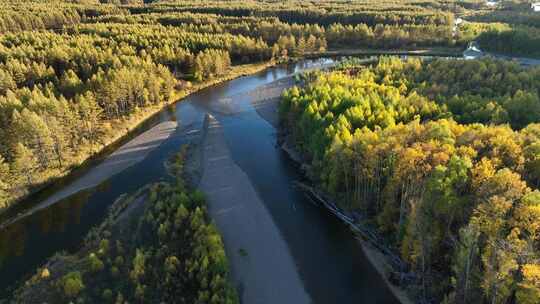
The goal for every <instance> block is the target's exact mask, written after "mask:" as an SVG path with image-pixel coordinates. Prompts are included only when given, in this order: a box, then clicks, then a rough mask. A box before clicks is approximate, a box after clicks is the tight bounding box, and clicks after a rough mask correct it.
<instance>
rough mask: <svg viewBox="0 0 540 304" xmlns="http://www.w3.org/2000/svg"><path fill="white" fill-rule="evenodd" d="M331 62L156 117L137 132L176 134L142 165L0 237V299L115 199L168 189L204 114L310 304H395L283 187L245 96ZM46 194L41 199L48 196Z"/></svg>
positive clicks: (288, 180) (222, 89)
mask: <svg viewBox="0 0 540 304" xmlns="http://www.w3.org/2000/svg"><path fill="white" fill-rule="evenodd" d="M330 62H331V61H329V60H328V59H316V60H305V61H302V62H299V63H295V64H290V65H286V66H277V67H272V68H269V69H266V70H265V71H262V72H260V73H257V74H255V75H251V76H246V77H241V78H238V79H235V80H232V81H229V82H226V83H223V84H220V85H216V86H213V87H210V88H207V89H204V90H201V91H199V92H197V93H195V94H192V95H190V96H189V97H187V98H185V99H184V100H182V101H181V102H178V103H176V104H175V105H173V106H170V107H167V108H165V109H164V110H163V111H161V112H160V114H159V115H157V116H156V117H155V118H154V119H152V120H151V121H150V122H149V123H146V124H145V125H144V127H142V128H141V130H139V131H140V132H143V131H145V130H147V129H149V128H151V127H152V126H154V125H156V124H158V123H160V122H164V121H170V120H173V121H176V122H177V123H178V128H177V130H176V132H175V134H174V136H171V137H169V138H168V139H167V140H165V141H164V142H163V143H162V144H161V145H160V146H159V147H157V148H156V149H154V150H153V151H152V152H150V153H149V154H148V155H147V156H146V157H145V158H144V160H142V161H140V162H138V163H137V164H135V165H133V166H131V167H129V168H127V169H125V170H124V171H122V172H120V173H118V174H116V175H114V176H112V177H111V178H109V179H107V180H106V181H105V182H103V183H101V184H100V185H99V186H97V187H94V188H91V189H87V190H83V191H80V192H78V193H76V194H74V195H71V196H69V197H67V198H64V199H62V200H60V201H58V202H57V203H55V204H53V205H50V206H48V207H46V208H43V209H41V210H38V211H36V212H34V213H31V214H30V215H28V216H25V217H22V218H20V219H18V220H16V221H14V222H12V223H10V224H9V225H7V226H5V227H3V228H1V230H0V297H2V296H6V295H7V294H8V293H9V292H10V291H9V289H8V286H11V285H13V283H14V282H16V281H18V280H22V279H24V278H27V277H28V275H30V274H32V272H33V271H34V270H35V269H36V267H38V266H40V265H42V264H43V263H44V262H45V261H46V260H47V258H48V257H50V256H51V255H53V254H54V253H55V252H57V251H61V250H65V251H68V252H73V251H75V250H77V249H78V248H79V246H80V245H81V243H82V240H83V238H84V236H85V235H86V233H87V232H88V231H89V229H90V228H91V227H92V226H94V225H96V224H97V223H99V222H100V221H101V220H102V219H103V218H104V215H105V213H106V211H107V207H108V206H109V205H110V204H112V202H113V201H114V200H115V199H116V198H117V197H118V196H119V195H121V194H123V193H129V192H133V191H136V190H137V189H139V188H140V187H142V186H143V185H145V184H147V183H150V182H155V181H158V180H161V179H167V174H166V172H165V168H164V167H163V162H164V161H165V160H166V158H167V157H168V156H170V155H171V154H172V153H174V152H177V151H178V149H179V147H180V146H181V145H182V144H184V143H186V142H189V140H190V135H189V134H193V133H196V132H197V131H198V130H201V128H202V127H203V120H204V116H205V114H207V113H210V114H212V115H213V116H214V117H215V119H217V120H218V121H219V122H220V123H221V125H222V126H223V130H224V133H225V138H226V140H227V145H228V148H229V150H230V151H231V155H232V158H233V159H234V161H235V163H236V164H237V165H238V166H239V167H240V168H241V169H242V170H243V171H244V172H245V173H246V174H247V176H248V177H249V179H250V181H251V183H252V185H253V186H254V188H255V189H256V191H257V194H258V196H259V197H260V198H261V199H262V201H263V203H264V205H265V207H266V208H267V209H268V211H269V213H270V214H271V216H272V219H273V221H274V222H275V225H276V226H277V227H278V228H279V231H280V233H281V235H282V237H283V239H284V240H285V242H286V245H287V247H288V250H289V251H290V254H291V256H292V257H293V260H294V263H295V265H296V267H297V269H298V273H299V275H300V278H301V280H302V282H303V284H304V287H305V290H306V291H307V293H308V294H309V296H310V297H311V299H312V300H313V302H314V303H389V304H390V303H398V301H397V300H396V299H395V298H394V296H393V295H392V293H391V292H390V290H389V289H388V287H387V286H386V285H385V283H384V281H383V279H382V278H381V277H380V275H379V274H378V273H377V272H376V270H375V268H374V267H373V266H372V265H371V264H370V263H369V262H368V260H367V258H366V257H365V256H364V254H363V252H362V250H361V247H360V245H359V243H358V242H357V241H356V240H355V239H354V238H353V236H352V234H351V232H350V231H349V230H348V229H347V228H346V227H345V226H344V225H343V224H342V223H341V222H339V221H338V220H337V219H335V218H334V217H332V216H330V215H329V214H328V213H327V212H326V211H325V210H323V209H320V208H317V207H315V206H313V205H312V204H311V203H309V202H308V201H307V199H306V198H305V197H304V195H303V194H302V193H301V191H300V190H298V189H295V188H293V187H292V182H293V181H295V180H298V179H301V178H302V177H301V176H300V173H299V170H298V169H297V168H296V167H295V165H294V164H293V163H292V162H291V161H290V160H289V159H288V158H287V157H286V155H284V153H283V152H282V150H281V149H279V148H277V146H276V133H277V132H276V130H275V128H274V127H273V126H272V125H271V124H269V123H268V122H267V121H266V120H264V119H263V118H262V117H261V116H259V114H258V113H257V111H255V109H254V108H253V106H252V105H251V103H250V100H249V98H250V97H249V94H245V93H248V92H250V91H252V90H254V89H255V88H257V87H260V86H262V85H266V84H269V83H272V82H274V81H276V80H278V79H282V78H284V77H287V76H290V75H291V74H293V73H296V72H298V71H302V70H305V69H308V68H317V67H320V66H323V65H326V64H328V63H330ZM233 103H234V104H235V105H240V106H241V110H240V111H233V112H231V111H228V109H229V106H230V105H231V104H233ZM58 190H59V189H55V191H58ZM50 192H51V193H46V195H53V194H54V193H53V192H54V191H50ZM43 196H44V195H41V197H39V200H42V199H44V197H43ZM239 237H241V236H239ZM261 275H264V274H261Z"/></svg>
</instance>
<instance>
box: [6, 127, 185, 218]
mask: <svg viewBox="0 0 540 304" xmlns="http://www.w3.org/2000/svg"><path fill="white" fill-rule="evenodd" d="M176 129H177V123H176V122H174V121H167V122H163V123H160V124H158V125H157V126H155V127H153V128H151V129H150V130H148V131H146V132H144V133H142V134H141V135H139V136H137V137H136V138H134V139H132V140H131V141H129V142H128V143H126V144H125V145H123V146H121V147H120V148H119V149H118V150H116V151H115V152H114V153H112V154H111V155H109V156H108V157H107V158H106V159H105V160H104V161H103V162H102V163H100V164H99V165H97V166H96V167H93V168H92V169H90V170H89V171H88V172H86V173H85V174H83V175H82V176H80V177H78V178H76V179H75V180H74V181H73V182H71V183H70V184H69V185H67V186H65V187H64V188H62V190H60V191H58V192H56V193H54V194H53V195H51V196H49V197H48V198H47V199H45V200H43V201H41V202H39V203H37V204H36V205H35V206H33V207H32V208H30V209H28V210H27V211H25V212H24V213H22V214H20V215H18V216H16V217H15V218H12V219H11V220H9V221H8V222H6V223H3V225H9V224H10V223H12V222H14V221H16V220H19V219H21V218H23V217H25V216H28V215H30V214H32V213H34V212H36V211H38V210H41V209H43V208H46V207H48V206H50V205H52V204H54V203H56V202H58V201H60V200H62V199H64V198H66V197H69V196H70V195H73V194H75V193H77V192H79V191H81V190H85V189H89V188H93V187H95V186H97V185H99V184H100V183H102V182H104V181H105V180H107V179H109V178H110V177H111V176H113V175H115V174H117V173H119V172H122V171H124V170H125V169H127V168H129V167H131V166H133V165H135V164H136V163H138V162H140V161H142V160H143V159H144V158H145V157H146V156H147V155H148V154H149V153H150V152H151V151H152V150H154V149H155V148H157V147H158V146H159V145H160V144H161V143H163V142H164V141H165V140H167V139H168V138H170V137H171V136H173V135H175V132H176ZM176 136H179V135H176Z"/></svg>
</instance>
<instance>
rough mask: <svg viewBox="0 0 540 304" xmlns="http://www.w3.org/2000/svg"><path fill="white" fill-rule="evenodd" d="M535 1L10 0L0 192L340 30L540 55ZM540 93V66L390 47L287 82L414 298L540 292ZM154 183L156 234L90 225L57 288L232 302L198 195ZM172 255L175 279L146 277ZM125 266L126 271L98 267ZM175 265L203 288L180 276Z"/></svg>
mask: <svg viewBox="0 0 540 304" xmlns="http://www.w3.org/2000/svg"><path fill="white" fill-rule="evenodd" d="M539 16H540V15H539V14H537V13H534V12H532V11H531V9H530V3H529V2H528V1H519V0H515V1H504V2H503V1H501V2H500V3H499V4H498V5H497V6H495V7H488V6H486V5H485V1H480V0H465V1H454V0H403V1H395V0H384V1H376V0H333V1H315V0H313V1H300V0H287V1H273V0H248V1H237V0H232V1H218V0H204V1H173V0H171V1H167V0H156V1H150V0H148V1H146V0H144V1H143V0H65V1H61V0H8V1H3V2H2V3H1V4H0V34H1V35H0V143H1V144H0V209H3V208H5V207H7V206H9V205H11V204H13V203H14V202H16V201H17V200H19V199H21V198H23V197H25V196H27V195H28V194H29V193H32V192H33V191H35V190H36V189H39V186H40V185H42V184H44V183H47V181H49V180H51V179H54V178H57V177H59V176H62V175H65V174H66V173H67V172H69V171H70V170H71V169H72V168H73V167H76V166H77V165H80V164H81V163H82V162H83V161H85V160H86V159H88V158H89V157H90V156H92V155H94V154H95V153H96V152H98V151H100V150H101V149H102V148H103V147H104V146H106V145H107V144H110V143H111V142H112V141H114V140H115V139H116V136H117V135H118V134H121V133H122V132H125V130H126V129H127V128H128V127H129V126H130V124H136V123H137V122H140V120H141V119H142V118H141V117H144V113H149V112H150V111H151V109H155V108H159V107H160V106H162V105H164V104H166V103H168V102H172V101H174V100H175V99H177V97H178V96H183V94H185V93H187V92H190V90H191V89H192V88H193V86H196V85H201V86H202V85H203V84H205V83H210V82H211V81H212V80H215V79H220V77H225V76H227V75H228V73H230V72H231V71H232V70H234V68H235V67H237V66H240V65H243V64H247V63H267V62H271V61H272V60H273V61H272V62H279V61H286V60H289V59H291V58H293V57H296V58H300V57H302V56H304V55H317V54H321V53H324V52H325V51H327V50H329V49H331V50H343V49H355V50H357V49H397V50H403V49H413V50H415V49H419V48H437V49H449V48H455V49H456V50H458V52H461V50H462V49H463V48H464V47H465V46H466V45H467V44H468V43H469V42H471V41H473V40H476V41H477V42H479V44H480V46H481V48H482V49H483V50H486V51H489V52H500V53H505V54H509V55H519V56H540V51H539V50H540V30H539V28H540V23H539V22H540V21H539V20H540V19H539V18H540V17H539ZM458 20H459V21H461V22H458ZM539 95H540V68H528V69H526V68H523V67H520V66H519V65H517V64H516V63H512V62H504V61H494V60H490V59H485V60H475V61H461V60H446V59H445V60H429V61H427V60H426V61H422V60H416V59H413V60H399V59H396V58H383V59H381V60H380V61H379V62H377V64H375V65H373V66H370V67H368V68H364V67H360V66H358V65H356V64H355V63H354V62H352V63H351V62H349V63H345V64H343V65H342V66H340V67H339V68H338V70H337V71H333V72H328V73H315V74H308V75H306V76H305V77H304V78H303V79H302V82H301V85H300V86H299V87H294V88H292V89H290V90H288V91H287V92H286V93H285V94H284V96H283V103H282V105H281V109H280V113H281V117H282V118H283V122H284V123H285V125H286V126H287V127H288V128H289V130H290V131H291V134H292V136H293V138H294V140H295V143H296V144H297V145H298V147H299V149H300V150H301V151H302V152H303V153H304V154H305V155H306V157H307V159H308V160H309V161H310V163H311V165H312V166H311V168H312V169H311V171H310V172H309V173H310V174H311V175H312V177H314V178H315V180H316V181H317V182H318V183H319V184H320V185H321V187H322V188H323V189H324V190H325V191H326V192H327V193H329V194H330V195H331V196H332V197H333V198H335V199H336V200H337V201H338V202H339V204H340V206H341V207H342V208H344V209H347V210H353V211H357V212H362V213H363V214H366V215H367V216H368V218H369V220H370V222H371V223H372V224H373V225H374V226H375V227H376V228H377V229H378V231H379V232H380V233H381V234H382V235H383V236H384V237H385V238H386V240H387V241H388V243H389V244H390V246H391V248H392V249H394V250H395V251H396V252H399V253H400V254H401V257H402V258H403V260H404V261H406V263H407V265H408V267H409V270H410V271H412V272H413V273H415V274H417V275H419V278H418V279H417V280H416V281H415V282H413V285H415V287H416V288H415V291H416V292H417V295H418V297H419V298H422V299H423V300H426V301H431V302H443V303H483V302H486V303H488V302H489V303H531V304H533V303H538V299H539V298H540V264H539V263H538V260H539V259H540V256H539V252H540V250H539V248H538V246H539V244H540V237H539V231H538V229H539V227H540V226H539V225H538V223H539V222H540V212H539V210H540V209H539V208H540V207H539V206H540V194H539V192H538V191H539V190H538V186H539V183H540V139H539V138H540V135H539V134H540V126H539V124H538V123H540V100H539ZM141 113H142V114H141ZM122 134H123V133H122ZM150 196H151V197H152V200H151V201H152V207H150V208H149V209H148V210H147V211H146V213H145V215H144V218H143V219H142V220H141V222H140V225H141V226H140V227H144V228H145V231H146V232H145V233H147V234H136V236H135V237H142V238H146V237H148V238H151V237H152V236H156V235H157V238H156V237H154V241H155V242H157V243H155V244H152V245H151V246H150V247H152V248H153V249H149V248H142V247H141V248H139V247H129V248H125V247H123V246H120V247H118V245H117V244H113V242H112V240H109V235H108V234H107V235H105V234H102V235H98V236H95V237H99V238H100V239H104V240H105V239H106V240H105V242H102V241H101V240H99V241H98V239H92V238H91V239H90V240H89V242H90V243H89V244H90V247H89V248H90V249H89V250H92V252H90V253H89V255H88V256H84V257H83V259H82V260H83V261H84V262H83V264H84V265H85V266H88V267H89V268H84V269H82V270H81V271H79V272H70V273H65V276H63V277H61V278H57V279H58V280H57V281H56V285H55V287H54V288H52V289H50V290H47V291H50V292H51V293H50V294H48V295H47V296H50V297H51V298H52V299H55V300H56V299H61V300H59V301H64V300H66V301H67V300H72V299H74V298H75V297H76V296H81V295H82V297H84V298H88V299H92V300H94V301H98V300H97V299H104V300H105V301H109V302H112V301H113V300H116V299H118V298H120V302H122V301H124V299H129V300H135V301H141V302H144V300H145V299H148V298H156V299H157V298H160V296H161V298H160V299H161V300H163V301H167V300H168V299H170V298H172V297H181V296H185V298H184V299H183V300H184V301H185V302H186V303H193V302H196V301H199V302H201V303H208V302H219V301H218V300H215V299H216V297H217V298H219V300H223V301H225V302H226V303H230V302H234V301H235V299H234V295H233V294H231V293H230V289H229V287H228V286H227V284H226V283H225V280H224V276H225V274H226V271H225V269H224V266H223V259H224V257H223V252H222V251H220V250H221V245H222V244H221V241H220V240H218V237H217V233H216V231H215V228H213V226H212V225H211V224H209V223H208V218H207V216H206V213H205V210H204V206H203V201H202V199H201V198H200V196H199V195H198V194H196V193H188V192H187V191H186V189H185V188H183V187H181V186H178V185H175V186H173V185H161V184H160V185H157V186H155V187H154V188H153V190H152V192H151V194H150ZM172 198H174V199H172ZM178 198H180V199H178ZM178 201H182V204H177V203H178ZM188 222H189V223H188ZM171 227H174V229H173V228H171ZM177 230H185V231H189V233H192V234H193V235H196V236H201V235H202V236H204V237H202V238H193V235H183V236H182V235H178V234H175V231H177ZM102 243H103V244H107V245H106V246H105V245H102ZM135 243H138V244H139V243H142V239H137V240H136V242H135ZM184 245H185V246H186V247H188V248H189V249H193V250H188V251H186V252H181V254H178V256H177V255H176V253H175V252H173V251H174V250H173V249H172V248H171V246H172V247H175V248H177V247H183V246H184ZM158 247H159V248H158ZM119 248H120V249H122V250H120V249H119ZM162 248H165V249H162ZM201 248H202V249H201ZM126 249H127V250H126ZM154 249H156V250H154ZM195 249H197V250H195ZM124 250H125V251H124ZM94 251H96V252H94ZM201 251H202V253H201ZM171 255H174V257H176V258H177V259H179V258H180V256H181V258H182V261H184V260H187V261H190V262H193V264H196V265H198V266H200V265H201V264H204V265H206V266H205V269H204V272H202V271H201V272H200V273H199V272H197V274H193V273H190V270H189V269H187V268H186V264H178V263H177V262H176V261H175V259H173V256H171ZM121 256H123V259H125V261H123V262H122V263H120V262H118V263H117V262H116V261H117V260H118V257H121ZM201 259H202V262H201ZM127 260H129V262H127ZM163 265H165V267H166V269H164V272H165V273H167V276H166V279H167V280H165V282H162V283H163V284H162V285H160V286H150V284H152V283H155V282H158V281H159V279H160V276H159V275H158V273H159V271H158V270H162V269H161V268H160V267H163ZM179 265H181V266H179ZM105 266H106V268H105ZM179 267H180V268H181V269H180V268H179ZM109 268H110V269H109ZM113 269H115V270H113ZM141 269H143V270H144V269H152V270H153V271H146V272H144V271H143V272H141ZM171 269H174V270H178V269H180V270H181V271H180V272H181V273H182V275H181V276H180V277H177V276H175V275H172V274H170V273H174V271H170V270H171ZM132 273H133V275H132ZM201 273H202V274H201ZM169 274H170V275H169ZM118 275H124V276H130V277H131V281H129V282H127V283H125V282H124V283H125V284H123V285H122V284H120V285H114V284H113V285H112V287H108V288H105V287H104V286H102V285H100V284H99V283H96V282H98V281H99V280H103V281H105V282H109V281H114V280H113V278H116V276H118ZM178 280H180V281H182V284H184V285H182V284H180V285H182V286H189V288H187V289H178V290H177V289H175V286H177V285H178V284H177V283H178ZM201 282H204V284H202V283H201ZM169 283H170V284H169ZM84 286H98V287H99V288H96V289H93V288H86V289H85V288H84ZM102 287H103V288H102ZM157 290H159V291H160V292H161V293H160V295H159V296H158V295H156V294H153V293H152V292H156V291H157ZM186 290H187V291H186ZM180 294H181V295H180ZM186 295H187V296H186ZM21 296H22V297H24V296H27V295H25V294H21ZM113 297H114V299H113Z"/></svg>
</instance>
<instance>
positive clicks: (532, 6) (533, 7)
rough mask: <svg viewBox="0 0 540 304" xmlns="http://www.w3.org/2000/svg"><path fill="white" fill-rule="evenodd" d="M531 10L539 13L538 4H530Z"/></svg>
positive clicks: (539, 6)
mask: <svg viewBox="0 0 540 304" xmlns="http://www.w3.org/2000/svg"><path fill="white" fill-rule="evenodd" d="M531 8H532V10H533V11H535V12H540V2H536V3H532V4H531Z"/></svg>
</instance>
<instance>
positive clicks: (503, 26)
mask: <svg viewBox="0 0 540 304" xmlns="http://www.w3.org/2000/svg"><path fill="white" fill-rule="evenodd" d="M455 40H456V42H457V43H459V44H462V45H466V44H467V43H468V42H469V41H473V40H475V41H477V42H478V43H479V44H480V47H481V49H482V50H483V51H490V52H495V53H501V54H510V55H515V56H531V57H538V56H540V51H539V50H540V29H538V28H536V27H527V26H520V25H513V24H507V23H476V22H466V23H464V24H462V25H460V26H459V27H458V31H457V33H456V37H455Z"/></svg>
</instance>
